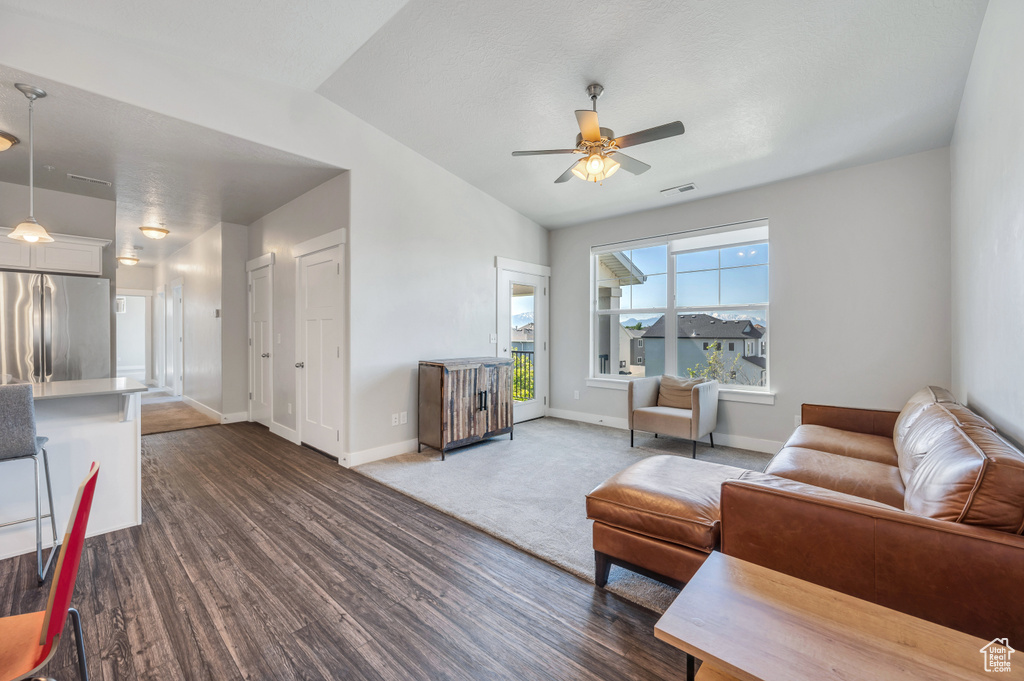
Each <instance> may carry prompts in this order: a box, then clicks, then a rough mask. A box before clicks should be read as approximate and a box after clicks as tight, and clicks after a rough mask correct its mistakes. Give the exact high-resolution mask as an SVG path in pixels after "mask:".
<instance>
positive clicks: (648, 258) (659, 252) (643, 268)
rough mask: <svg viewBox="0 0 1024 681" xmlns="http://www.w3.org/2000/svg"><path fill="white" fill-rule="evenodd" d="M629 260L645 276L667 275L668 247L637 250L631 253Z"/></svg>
mask: <svg viewBox="0 0 1024 681" xmlns="http://www.w3.org/2000/svg"><path fill="white" fill-rule="evenodd" d="M629 259H630V260H631V261H632V262H633V264H634V265H635V266H636V267H637V269H639V270H640V272H642V273H643V274H665V268H666V266H667V265H668V245H667V244H666V245H664V246H651V247H650V248H637V249H635V250H632V251H629Z"/></svg>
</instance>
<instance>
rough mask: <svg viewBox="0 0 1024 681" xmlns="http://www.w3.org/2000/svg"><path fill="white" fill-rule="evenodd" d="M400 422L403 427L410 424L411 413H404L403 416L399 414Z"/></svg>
mask: <svg viewBox="0 0 1024 681" xmlns="http://www.w3.org/2000/svg"><path fill="white" fill-rule="evenodd" d="M398 422H399V423H401V424H402V425H403V426H404V425H405V424H407V423H409V412H407V411H403V412H402V413H401V414H399V415H398Z"/></svg>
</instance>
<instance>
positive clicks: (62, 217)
mask: <svg viewBox="0 0 1024 681" xmlns="http://www.w3.org/2000/svg"><path fill="white" fill-rule="evenodd" d="M35 213H36V219H37V220H39V222H40V224H42V225H43V226H44V227H46V229H47V230H49V231H51V232H53V233H55V234H72V235H74V236H87V237H92V238H94V239H107V240H109V241H110V245H108V246H107V247H106V248H104V249H103V272H102V274H101V276H102V277H103V278H104V279H109V280H110V282H111V284H110V368H111V370H113V369H114V367H116V366H117V354H116V349H115V346H116V345H117V343H116V338H117V322H116V320H115V319H114V286H115V284H114V281H115V279H116V275H117V259H116V257H115V253H114V237H115V231H114V222H115V215H116V204H115V203H114V202H113V201H108V200H106V199H96V198H92V197H90V196H78V195H77V194H67V193H65V192H58V191H53V190H51V189H39V188H36V201H35ZM26 217H28V186H27V185H26V186H22V185H20V184H11V183H9V182H0V226H2V227H12V228H13V227H15V226H17V225H18V223H20V222H21V221H23V220H24V219H25V218H26Z"/></svg>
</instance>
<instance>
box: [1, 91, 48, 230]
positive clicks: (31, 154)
mask: <svg viewBox="0 0 1024 681" xmlns="http://www.w3.org/2000/svg"><path fill="white" fill-rule="evenodd" d="M14 87H16V88H18V90H19V91H21V94H23V95H25V96H26V97H27V98H28V217H27V218H26V219H25V221H24V222H23V223H21V224H20V225H18V226H17V227H15V228H14V231H13V232H11V233H10V234H8V235H7V236H8V237H9V238H11V239H17V240H19V241H27V242H29V243H30V244H34V243H37V242H39V243H47V242H50V241H53V237H52V236H50V235H49V234H47V232H46V229H45V228H44V227H43V226H42V225H41V224H39V223H38V222H37V221H36V218H35V160H36V159H35V145H34V136H33V134H32V108H33V106H32V105H33V104H35V103H36V100H37V99H42V98H43V97H45V96H46V91H45V90H40V89H39V88H37V87H35V86H34V85H26V84H25V83H15V84H14Z"/></svg>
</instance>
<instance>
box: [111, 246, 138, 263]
mask: <svg viewBox="0 0 1024 681" xmlns="http://www.w3.org/2000/svg"><path fill="white" fill-rule="evenodd" d="M141 250H142V247H141V246H134V247H132V246H129V247H127V248H125V249H124V251H123V254H122V255H119V256H117V262H118V263H119V264H121V265H125V266H126V267H134V266H135V265H138V264H139V251H141Z"/></svg>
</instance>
